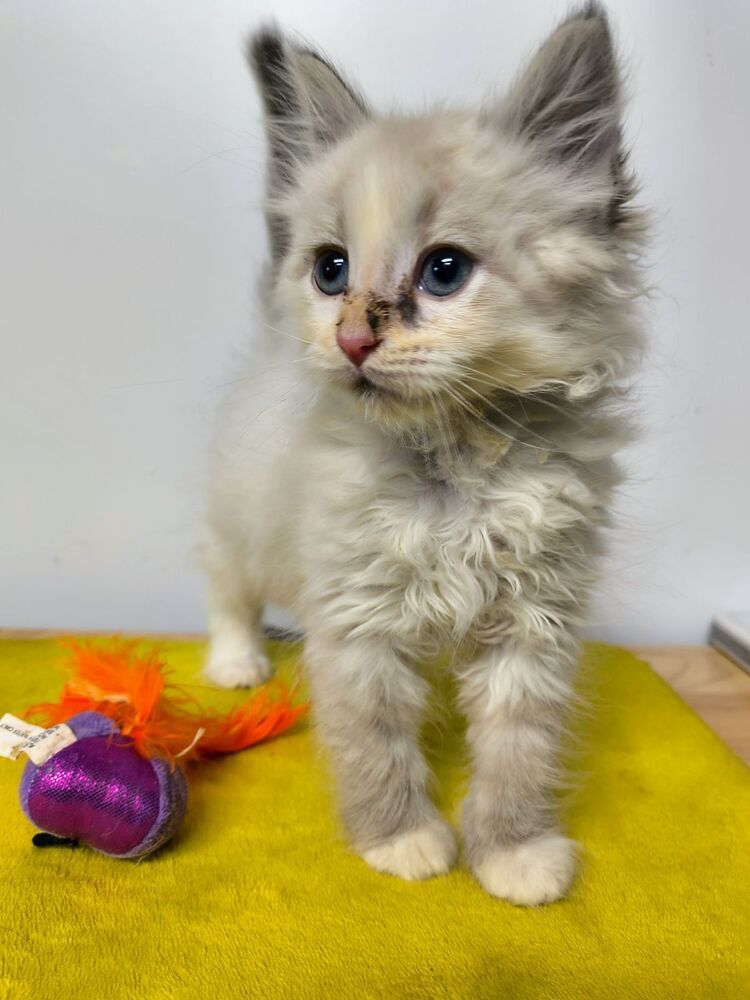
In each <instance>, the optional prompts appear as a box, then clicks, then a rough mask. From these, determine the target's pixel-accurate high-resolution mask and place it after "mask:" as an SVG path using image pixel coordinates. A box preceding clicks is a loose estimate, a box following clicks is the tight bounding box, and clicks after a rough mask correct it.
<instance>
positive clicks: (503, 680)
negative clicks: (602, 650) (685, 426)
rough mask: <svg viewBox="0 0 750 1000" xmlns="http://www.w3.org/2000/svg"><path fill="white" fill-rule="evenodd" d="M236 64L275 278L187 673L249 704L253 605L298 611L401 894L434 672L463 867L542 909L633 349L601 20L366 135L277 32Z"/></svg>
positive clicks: (422, 838) (628, 229)
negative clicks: (456, 721) (451, 726)
mask: <svg viewBox="0 0 750 1000" xmlns="http://www.w3.org/2000/svg"><path fill="white" fill-rule="evenodd" d="M249 57H250V63H251V66H252V68H253V70H254V72H255V76H256V78H257V81H258V85H259V88H260V92H261V94H262V98H263V103H264V109H265V118H266V124H267V131H268V144H269V169H268V185H269V192H268V195H269V197H268V209H267V221H268V231H269V238H270V263H269V265H268V267H267V269H266V271H265V273H264V275H263V279H262V282H261V294H262V299H263V308H264V317H265V319H264V321H263V323H262V330H261V335H260V336H259V337H258V339H259V340H260V341H261V342H262V343H261V345H260V347H259V350H260V352H261V353H262V355H263V358H262V360H260V361H258V360H257V358H256V360H255V362H254V364H253V366H252V367H250V368H249V369H248V370H247V372H245V373H244V375H243V377H242V378H241V379H240V380H239V381H238V382H237V384H236V389H235V391H234V392H233V393H232V395H231V397H230V399H228V400H227V403H226V405H225V407H224V409H223V411H222V413H221V416H220V420H219V425H218V434H217V440H216V447H215V449H214V453H213V461H212V466H211V476H210V488H209V501H208V517H207V528H206V538H205V546H204V553H205V566H206V571H207V574H208V584H209V626H210V634H211V648H210V654H209V661H208V666H207V672H208V675H209V677H210V678H212V679H213V680H214V681H215V682H216V683H218V684H221V685H225V686H228V687H231V686H243V685H254V684H258V683H260V682H262V681H264V680H265V679H266V678H267V677H268V676H269V664H268V661H267V659H266V658H265V656H264V654H263V641H262V634H261V630H260V618H261V609H262V607H263V604H264V603H265V602H274V603H277V604H280V605H282V606H285V607H287V608H290V609H292V610H293V611H294V612H295V613H296V615H297V616H298V618H299V620H300V621H301V623H302V625H303V626H304V629H305V633H306V644H305V661H306V665H307V667H308V670H309V675H310V681H311V686H312V692H313V703H314V708H315V712H316V717H317V722H318V727H319V732H320V735H321V738H322V740H323V741H324V742H325V744H326V746H327V747H328V749H329V751H330V755H331V759H332V762H333V766H334V770H335V773H336V777H337V783H338V787H339V795H340V802H341V811H342V814H343V818H344V821H345V823H346V826H347V828H348V831H349V833H350V835H351V838H352V841H353V844H354V846H355V849H356V850H357V851H358V852H359V853H360V854H361V856H362V857H363V858H364V859H365V861H366V862H368V863H369V864H370V865H371V866H372V867H373V868H376V869H377V870H379V871H382V872H390V873H391V874H393V875H398V876H401V877H402V878H405V879H421V878H427V877H429V876H431V875H439V874H442V873H444V872H447V871H448V870H449V868H450V867H451V865H452V864H453V862H454V860H455V857H456V842H455V838H454V834H453V832H452V830H451V828H450V827H449V826H448V824H447V823H446V822H445V821H444V819H443V818H442V817H441V816H440V814H439V813H438V812H437V810H436V809H435V807H434V805H433V804H432V802H431V801H430V798H429V796H428V791H427V789H428V784H429V774H428V769H427V766H426V764H425V761H424V759H423V757H422V754H421V753H420V750H419V746H418V734H419V728H420V721H421V719H422V712H423V709H424V706H425V701H426V696H427V682H426V681H425V679H424V678H423V676H422V673H421V672H420V664H424V663H425V662H426V661H428V660H430V659H431V658H433V657H434V656H435V655H436V654H437V653H438V652H439V651H440V650H445V649H448V650H449V651H451V653H452V655H453V659H454V663H455V668H454V669H455V671H456V675H457V678H458V683H459V690H460V699H461V705H462V708H463V710H464V711H465V713H466V715H467V717H468V742H469V745H470V749H471V754H472V760H473V776H472V778H471V782H470V786H469V790H468V794H467V797H466V801H465V804H464V807H463V815H462V828H463V845H464V852H465V857H466V860H467V862H468V864H469V865H470V867H471V869H472V870H473V872H474V873H475V875H476V877H477V878H478V880H479V881H480V883H481V884H482V885H483V886H484V887H485V889H486V890H487V891H488V892H490V893H492V894H493V895H495V896H499V897H502V898H504V899H508V900H510V901H511V902H513V903H516V904H521V905H535V904H539V903H545V902H548V901H551V900H554V899H557V898H558V897H560V896H561V895H563V894H564V893H565V892H566V890H567V889H568V887H569V885H570V883H571V880H572V877H573V874H574V868H575V856H576V850H575V845H574V844H573V842H572V841H570V840H569V839H567V838H566V837H565V836H564V835H563V834H562V833H561V832H560V829H559V827H558V823H557V820H556V816H555V808H554V789H555V786H556V782H557V780H558V766H557V763H556V758H557V755H558V746H559V741H560V735H561V730H562V726H563V724H564V719H565V713H566V707H567V705H568V704H569V702H570V699H571V692H572V684H573V680H574V673H575V666H576V660H577V657H578V653H579V642H578V639H577V638H576V631H577V629H578V627H579V625H580V624H581V622H582V620H583V619H584V616H585V607H586V600H587V595H588V592H589V590H590V588H591V585H592V583H593V581H594V579H595V564H596V557H597V554H598V553H599V550H600V547H601V546H600V537H601V533H602V528H603V527H604V526H605V524H606V519H607V514H606V511H607V504H608V502H609V499H610V494H611V492H612V489H613V486H614V485H615V483H616V482H617V476H618V474H617V470H616V467H615V465H614V463H613V461H612V454H613V453H614V451H615V450H616V449H617V447H618V446H619V445H620V443H621V440H622V438H623V433H622V432H623V423H622V420H621V419H619V418H618V417H617V415H616V413H615V412H614V411H613V410H612V407H611V402H612V401H613V400H616V399H617V396H618V392H619V390H618V386H619V384H620V383H621V381H622V377H623V375H624V374H625V373H626V371H627V370H628V366H629V364H630V362H631V361H632V359H633V358H634V356H635V353H636V349H637V348H638V346H639V342H640V337H639V331H638V323H637V321H636V315H635V306H634V300H635V299H636V297H637V295H638V293H639V285H638V269H637V266H636V262H635V253H636V250H637V244H638V241H639V238H640V234H641V228H642V227H641V219H640V217H639V215H638V214H637V213H636V212H635V211H634V210H633V208H632V207H630V206H629V202H630V200H631V198H632V195H633V183H632V179H631V177H630V175H629V173H628V171H627V170H626V167H625V154H624V150H623V146H622V140H621V131H620V114H621V100H620V83H619V74H618V69H617V64H616V59H615V56H614V53H613V44H612V39H611V36H610V31H609V28H608V24H607V19H606V16H605V14H604V12H603V11H602V9H601V8H600V7H599V6H598V5H597V4H594V3H591V4H588V5H587V6H585V7H584V8H582V9H581V10H579V11H577V12H575V13H574V14H572V15H571V16H570V17H569V18H568V19H567V20H566V21H565V22H564V23H563V24H562V25H561V26H560V27H559V28H558V29H557V30H556V31H555V32H554V33H553V34H552V35H551V37H550V38H549V39H548V40H547V42H546V43H545V44H544V45H543V46H542V48H541V49H540V51H539V52H538V53H537V55H536V57H535V58H534V59H533V60H532V62H531V64H530V66H529V67H528V69H527V70H526V72H525V73H524V74H523V75H522V76H521V77H520V78H519V80H518V81H517V83H516V84H515V86H514V87H513V88H512V89H511V91H510V93H509V94H508V95H507V96H506V97H505V98H504V99H503V100H499V101H497V100H492V101H490V102H488V103H486V104H485V105H483V106H482V107H480V108H478V109H477V110H471V111H438V112H435V113H434V114H431V115H418V116H408V115H380V114H376V113H374V112H373V111H371V110H370V108H369V107H368V105H367V104H366V103H365V101H364V99H363V98H362V97H361V96H360V95H359V94H358V93H357V92H356V91H355V90H353V89H352V88H351V87H350V86H349V85H348V84H347V83H345V82H344V80H343V79H342V78H341V76H340V75H339V74H338V73H337V72H336V71H335V70H334V69H333V68H332V66H330V64H329V63H328V62H326V61H325V60H324V59H323V58H322V57H321V56H319V55H318V54H317V53H315V52H313V51H311V50H309V49H307V48H304V47H300V46H298V45H297V44H296V43H294V42H291V41H289V40H288V39H286V38H285V37H284V36H283V35H282V34H280V33H279V32H278V31H277V30H276V29H275V28H267V29H265V30H263V31H261V32H260V33H259V34H257V35H256V36H255V37H254V39H253V40H252V42H251V44H250V49H249Z"/></svg>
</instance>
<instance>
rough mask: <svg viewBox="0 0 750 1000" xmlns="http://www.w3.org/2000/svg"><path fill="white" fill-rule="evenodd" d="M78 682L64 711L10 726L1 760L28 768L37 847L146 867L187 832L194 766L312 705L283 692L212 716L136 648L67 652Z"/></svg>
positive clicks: (25, 797) (25, 787)
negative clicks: (77, 847)
mask: <svg viewBox="0 0 750 1000" xmlns="http://www.w3.org/2000/svg"><path fill="white" fill-rule="evenodd" d="M67 646H68V649H69V651H70V663H69V668H70V671H71V676H70V679H69V680H68V681H67V683H66V684H65V686H64V688H63V691H62V695H61V697H60V699H59V701H57V702H50V703H44V704H39V705H34V706H33V707H32V708H30V709H28V711H27V712H26V713H25V714H26V717H27V718H28V717H29V716H31V717H38V718H39V719H40V720H41V721H42V722H43V723H44V725H43V726H37V725H34V724H32V723H30V722H28V721H26V720H25V719H18V718H15V717H14V716H12V715H5V716H3V717H2V719H0V756H5V757H10V758H16V757H18V756H19V755H20V754H21V753H24V754H25V755H26V756H27V757H28V758H29V759H28V761H27V763H26V766H25V768H24V772H23V776H22V778H21V786H20V800H21V808H22V809H23V811H24V813H25V814H26V816H27V817H28V818H29V819H30V820H31V822H32V823H34V824H35V826H37V827H38V828H39V829H40V830H42V831H44V832H42V833H39V834H37V835H36V836H35V837H34V843H35V844H37V845H38V846H48V845H50V844H71V845H72V844H77V843H84V844H88V845H89V846H90V847H92V848H94V850H96V851H99V852H101V853H102V854H107V855H109V856H111V857H115V858H143V857H145V856H146V855H147V854H151V853H152V852H153V851H155V850H156V849H157V848H159V847H161V846H162V845H163V844H165V843H166V842H167V841H168V840H170V839H171V837H172V836H173V835H174V834H175V833H176V831H177V829H178V827H179V825H180V823H181V821H182V819H183V817H184V815H185V810H186V807H187V791H188V784H187V779H186V773H185V770H186V764H188V763H190V762H196V761H200V760H202V759H206V758H210V757H216V756H218V755H222V754H229V753H234V752H236V751H238V750H244V749H245V748H247V747H250V746H253V745H254V744H256V743H260V742H262V741H264V740H268V739H270V738H272V737H273V736H276V735H278V734H280V733H282V732H284V731H285V730H287V729H289V728H290V727H291V726H293V725H294V723H295V722H296V721H297V719H298V718H299V717H300V715H302V714H303V713H304V712H305V711H306V708H307V706H306V705H303V704H299V705H293V704H292V696H293V691H289V690H288V689H287V688H285V687H284V686H283V685H282V684H280V683H275V684H274V685H268V686H266V687H265V688H263V689H261V690H259V691H256V692H255V693H254V694H253V695H252V696H251V697H250V698H249V699H248V700H247V701H246V702H245V703H244V704H241V705H238V706H237V707H235V708H233V709H232V710H231V711H230V712H229V713H227V714H226V715H221V714H218V713H210V712H204V711H201V710H200V708H199V706H198V705H197V703H196V702H195V700H194V699H193V698H192V697H191V696H190V695H188V694H187V693H186V692H185V691H184V690H183V689H182V688H179V687H177V686H176V685H174V684H171V683H170V682H169V681H168V671H167V667H166V664H165V663H164V661H163V660H162V659H161V657H160V655H159V653H158V652H157V651H156V650H154V649H152V650H147V651H139V649H138V647H137V644H136V643H134V642H125V641H117V642H114V643H112V644H111V645H110V646H108V647H102V646H93V645H85V644H79V643H77V642H74V641H70V642H68V643H67Z"/></svg>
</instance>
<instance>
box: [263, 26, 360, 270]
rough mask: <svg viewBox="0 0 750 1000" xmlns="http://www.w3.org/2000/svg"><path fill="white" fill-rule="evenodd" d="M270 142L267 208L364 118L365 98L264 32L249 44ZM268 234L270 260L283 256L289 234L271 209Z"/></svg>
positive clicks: (326, 66) (311, 57) (315, 58)
mask: <svg viewBox="0 0 750 1000" xmlns="http://www.w3.org/2000/svg"><path fill="white" fill-rule="evenodd" d="M247 54H248V62H249V63H250V68H251V69H252V71H253V73H254V75H255V78H256V80H257V83H258V87H259V90H260V94H261V98H262V100H263V107H264V111H265V122H266V131H267V136H268V149H269V154H268V155H269V164H268V193H269V196H270V199H271V203H272V201H273V199H274V198H275V197H278V196H279V195H283V193H284V191H285V189H287V188H288V187H289V186H290V185H291V184H293V183H294V180H295V177H296V173H297V169H298V167H299V165H300V164H301V163H303V162H305V161H307V160H309V159H311V158H313V157H314V156H316V155H317V154H318V153H319V152H320V151H321V150H323V149H325V148H327V147H328V146H331V145H333V144H335V143H336V142H338V141H339V140H340V139H342V138H344V137H345V136H346V135H348V134H349V133H351V132H352V131H353V130H354V129H355V128H356V127H357V126H358V125H360V124H362V123H363V122H364V121H365V120H366V119H367V117H368V115H369V112H368V109H367V105H366V104H365V102H364V100H363V98H362V97H361V96H360V95H359V94H358V93H357V91H356V90H354V88H352V87H350V86H349V84H347V83H346V82H345V81H344V80H343V78H342V77H341V76H340V75H339V73H338V72H337V71H336V70H335V69H334V68H333V66H331V64H330V63H328V62H327V61H326V60H325V59H324V58H323V57H322V56H320V55H319V54H318V53H317V52H315V51H313V50H312V49H309V48H305V47H302V46H299V45H297V44H294V43H292V42H290V41H289V40H288V39H287V38H286V37H285V36H284V35H283V34H282V33H281V32H280V31H279V30H278V29H277V28H275V27H266V28H263V29H262V30H261V31H259V32H258V33H257V34H255V35H253V37H252V38H251V39H250V41H249V44H248V50H247ZM267 221H268V231H269V236H270V240H271V250H272V253H273V256H274V257H275V258H278V257H280V256H282V255H283V254H284V252H285V250H286V246H287V243H288V233H287V232H286V231H285V226H284V223H283V221H282V220H281V218H280V217H279V216H278V215H277V214H276V213H274V211H273V208H272V205H271V207H270V208H269V212H268V219H267Z"/></svg>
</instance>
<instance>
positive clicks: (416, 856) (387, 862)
mask: <svg viewBox="0 0 750 1000" xmlns="http://www.w3.org/2000/svg"><path fill="white" fill-rule="evenodd" d="M362 857H363V858H364V860H365V861H366V862H367V864H368V865H369V866H370V867H371V868H374V869H375V870H376V871H379V872H386V873H387V874H388V875H398V877H399V878H403V879H407V880H408V881H413V880H414V879H423V878H430V876H431V875H445V873H446V872H448V871H450V868H451V865H452V864H453V862H454V861H455V860H456V838H455V836H454V834H453V830H451V828H450V827H449V826H448V824H447V823H445V822H444V821H443V820H441V819H435V820H433V821H432V822H431V823H428V824H427V825H426V826H421V827H419V828H418V829H416V830H410V831H409V832H408V833H402V834H400V835H399V836H397V837H393V838H392V839H391V840H387V841H385V842H384V843H382V844H378V845H377V847H371V848H369V849H368V850H366V851H363V852H362Z"/></svg>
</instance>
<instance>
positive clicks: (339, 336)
mask: <svg viewBox="0 0 750 1000" xmlns="http://www.w3.org/2000/svg"><path fill="white" fill-rule="evenodd" d="M336 343H337V344H338V345H339V347H340V348H341V350H342V351H343V352H344V354H345V355H346V356H347V358H349V360H350V361H351V363H352V364H353V365H355V366H356V367H357V368H360V367H361V366H362V364H363V363H364V361H365V359H366V358H367V357H369V355H370V354H372V352H373V351H374V350H375V348H376V347H377V346H378V344H379V343H380V340H379V339H378V338H377V337H376V336H375V332H374V331H373V330H372V329H370V327H369V326H368V325H367V324H365V323H362V324H360V323H356V324H352V325H344V326H341V327H340V328H339V329H338V331H337V333H336Z"/></svg>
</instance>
